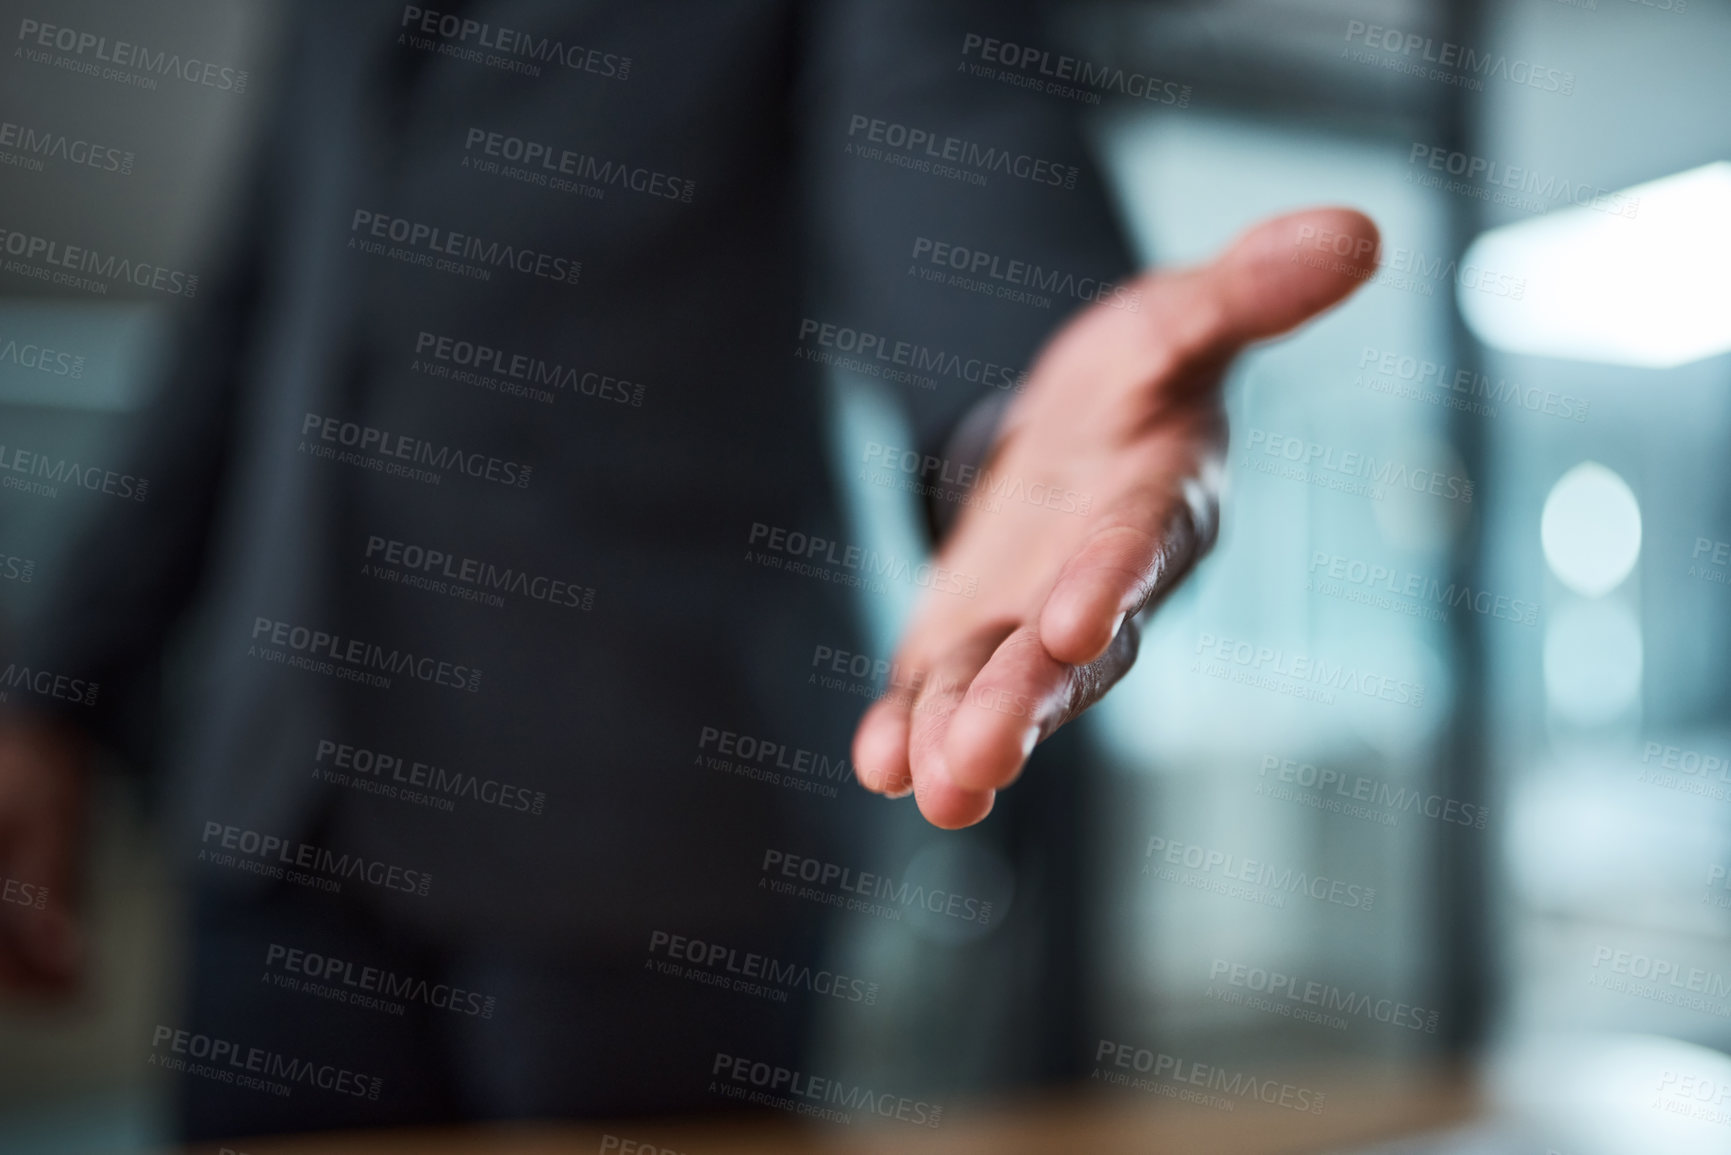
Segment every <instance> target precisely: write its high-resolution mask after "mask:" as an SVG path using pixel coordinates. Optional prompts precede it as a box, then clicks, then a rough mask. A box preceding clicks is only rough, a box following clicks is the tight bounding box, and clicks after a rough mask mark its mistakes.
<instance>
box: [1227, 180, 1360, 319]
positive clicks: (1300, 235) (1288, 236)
mask: <svg viewBox="0 0 1731 1155" xmlns="http://www.w3.org/2000/svg"><path fill="white" fill-rule="evenodd" d="M1380 243H1381V242H1380V237H1379V235H1378V233H1377V228H1376V225H1375V223H1373V222H1372V221H1371V219H1370V218H1369V217H1367V216H1365V215H1364V214H1363V213H1361V212H1356V211H1354V210H1352V209H1346V208H1315V209H1305V210H1302V211H1300V212H1295V213H1288V214H1286V215H1285V216H1279V217H1274V218H1271V219H1269V220H1266V221H1263V222H1262V223H1261V224H1258V225H1256V226H1254V227H1253V228H1251V229H1250V230H1249V231H1247V232H1245V233H1243V234H1242V235H1240V236H1239V237H1238V239H1237V240H1235V241H1234V242H1233V243H1232V244H1231V246H1230V247H1228V248H1227V250H1226V252H1224V253H1223V254H1221V256H1220V257H1219V259H1218V260H1216V261H1215V262H1214V263H1213V264H1212V265H1211V266H1209V267H1208V270H1207V273H1206V276H1207V277H1208V279H1209V280H1210V281H1211V282H1213V284H1212V286H1211V287H1212V289H1213V290H1214V292H1215V294H1216V295H1217V298H1218V300H1219V302H1220V305H1221V306H1222V312H1223V314H1224V320H1225V327H1226V328H1227V329H1228V333H1226V334H1225V336H1226V338H1227V340H1228V341H1229V342H1231V343H1232V344H1235V345H1236V344H1243V343H1245V342H1249V341H1260V340H1264V339H1266V338H1269V337H1276V336H1279V335H1280V334H1282V333H1285V332H1288V331H1289V330H1291V329H1294V328H1296V327H1298V326H1299V325H1300V324H1302V323H1303V322H1305V321H1307V320H1309V319H1310V318H1311V317H1314V316H1315V315H1316V314H1318V313H1320V312H1322V311H1323V310H1325V309H1327V308H1329V307H1330V306H1332V305H1335V304H1338V303H1339V302H1340V301H1342V300H1344V299H1345V298H1346V297H1348V296H1350V295H1351V294H1352V292H1353V290H1354V289H1356V288H1357V287H1358V286H1359V285H1361V284H1363V283H1364V282H1365V281H1367V280H1369V279H1370V277H1371V276H1372V275H1374V274H1375V272H1376V266H1377V256H1378V248H1379V246H1380Z"/></svg>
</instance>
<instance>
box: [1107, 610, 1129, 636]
mask: <svg viewBox="0 0 1731 1155" xmlns="http://www.w3.org/2000/svg"><path fill="white" fill-rule="evenodd" d="M1129 616H1130V615H1129V614H1128V613H1122V614H1119V615H1118V616H1117V617H1115V618H1113V619H1112V638H1111V639H1110V640H1116V639H1117V637H1118V631H1119V630H1121V629H1123V628H1124V619H1125V618H1127V617H1129Z"/></svg>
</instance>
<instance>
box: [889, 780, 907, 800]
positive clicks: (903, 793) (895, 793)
mask: <svg viewBox="0 0 1731 1155" xmlns="http://www.w3.org/2000/svg"><path fill="white" fill-rule="evenodd" d="M913 792H914V780H913V779H912V778H904V779H903V780H902V781H901V782H900V783H899V784H898V785H897V786H896V787H895V788H894V789H891V788H889V787H888V786H886V787H885V788H884V797H885V798H892V799H893V798H906V797H907V796H908V795H910V794H912V793H913Z"/></svg>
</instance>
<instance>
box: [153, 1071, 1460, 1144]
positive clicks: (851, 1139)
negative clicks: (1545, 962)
mask: <svg viewBox="0 0 1731 1155" xmlns="http://www.w3.org/2000/svg"><path fill="white" fill-rule="evenodd" d="M1293 1081H1294V1082H1300V1081H1301V1080H1299V1079H1298V1078H1297V1077H1294V1078H1293ZM1302 1084H1303V1085H1304V1086H1306V1087H1309V1088H1314V1089H1317V1090H1321V1091H1323V1092H1324V1093H1325V1096H1326V1097H1325V1099H1324V1101H1323V1107H1322V1111H1321V1112H1320V1113H1311V1112H1300V1111H1296V1110H1292V1109H1288V1108H1282V1107H1278V1106H1273V1105H1269V1104H1265V1103H1260V1102H1257V1101H1255V1100H1254V1099H1239V1100H1235V1101H1233V1102H1232V1104H1231V1109H1229V1110H1228V1109H1224V1108H1222V1107H1219V1106H1205V1105H1199V1104H1195V1103H1187V1102H1181V1101H1176V1100H1174V1099H1170V1098H1165V1097H1161V1096H1158V1095H1153V1094H1147V1093H1141V1092H1137V1091H1133V1090H1128V1089H1120V1088H1109V1089H1101V1090H1099V1091H1090V1092H1086V1093H1081V1094H1075V1095H1068V1096H1062V1097H1052V1098H1044V1099H1039V1100H1023V1101H1021V1102H1019V1103H1016V1104H1014V1105H997V1106H987V1105H972V1106H962V1107H956V1108H953V1109H951V1110H949V1111H948V1113H947V1114H946V1116H945V1118H944V1119H943V1122H942V1124H941V1126H939V1127H938V1128H935V1129H928V1128H924V1127H918V1126H913V1125H909V1124H903V1123H895V1122H879V1121H872V1122H869V1123H868V1122H865V1121H857V1122H855V1123H853V1124H851V1125H846V1126H844V1125H841V1124H836V1123H821V1124H820V1123H809V1122H805V1123H802V1122H801V1121H799V1120H796V1119H793V1118H791V1117H789V1118H788V1119H786V1120H785V1121H784V1120H781V1119H766V1120H754V1121H749V1122H746V1121H739V1120H730V1121H716V1122H709V1123H702V1122H680V1123H658V1122H655V1121H652V1120H651V1121H638V1120H632V1121H628V1122H618V1123H615V1124H612V1125H593V1124H582V1125H573V1124H553V1123H522V1124H511V1125H504V1126H488V1127H467V1128H435V1129H426V1130H402V1131H370V1132H345V1133H341V1134H329V1133H327V1134H323V1135H316V1136H296V1137H292V1138H277V1139H265V1138H248V1139H236V1140H231V1141H229V1142H227V1143H225V1144H210V1145H199V1146H195V1147H192V1148H189V1149H187V1150H189V1151H190V1152H195V1153H197V1155H217V1153H218V1152H220V1151H222V1150H224V1149H225V1148H226V1149H227V1150H228V1151H231V1152H238V1153H244V1155H555V1153H557V1155H568V1153H573V1152H585V1153H586V1152H595V1153H598V1155H608V1153H612V1155H807V1153H812V1155H815V1153H819V1152H822V1153H824V1155H865V1153H867V1152H872V1153H876V1152H896V1153H897V1155H901V1153H904V1152H905V1153H908V1155H1094V1153H1099V1155H1115V1153H1117V1152H1144V1153H1156V1152H1158V1153H1162V1155H1163V1153H1166V1152H1172V1153H1174V1155H1210V1153H1213V1152H1219V1153H1221V1155H1305V1153H1323V1152H1330V1153H1332V1152H1344V1151H1350V1150H1351V1149H1353V1148H1354V1147H1357V1146H1359V1145H1363V1144H1370V1143H1374V1142H1377V1141H1381V1140H1387V1139H1391V1138H1396V1137H1399V1136H1403V1135H1413V1134H1419V1133H1422V1132H1425V1131H1431V1130H1436V1129H1440V1128H1443V1127H1447V1126H1450V1125H1453V1124H1458V1123H1461V1122H1464V1121H1466V1120H1468V1119H1470V1118H1473V1117H1474V1116H1475V1115H1476V1114H1477V1113H1478V1109H1479V1105H1478V1101H1477V1098H1476V1096H1475V1094H1474V1092H1473V1090H1472V1087H1471V1083H1470V1080H1468V1079H1466V1078H1464V1077H1462V1076H1461V1075H1460V1074H1459V1073H1457V1072H1449V1071H1430V1072H1422V1073H1419V1072H1412V1071H1410V1070H1408V1071H1397V1070H1394V1069H1393V1068H1381V1069H1374V1070H1361V1071H1355V1072H1344V1071H1343V1072H1335V1073H1332V1074H1331V1075H1329V1076H1328V1077H1327V1078H1319V1077H1318V1076H1317V1075H1316V1073H1315V1072H1314V1070H1307V1071H1306V1072H1305V1075H1304V1076H1303V1078H1302Z"/></svg>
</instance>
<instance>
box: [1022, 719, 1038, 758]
mask: <svg viewBox="0 0 1731 1155" xmlns="http://www.w3.org/2000/svg"><path fill="white" fill-rule="evenodd" d="M1039 743H1040V728H1039V727H1038V726H1029V727H1028V728H1027V729H1026V730H1023V731H1022V757H1023V759H1026V758H1027V757H1028V755H1030V754H1032V753H1033V752H1034V747H1035V746H1037V745H1039Z"/></svg>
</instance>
